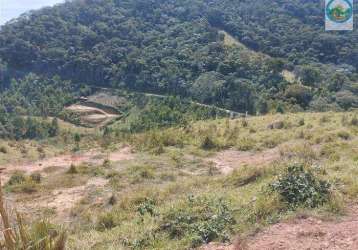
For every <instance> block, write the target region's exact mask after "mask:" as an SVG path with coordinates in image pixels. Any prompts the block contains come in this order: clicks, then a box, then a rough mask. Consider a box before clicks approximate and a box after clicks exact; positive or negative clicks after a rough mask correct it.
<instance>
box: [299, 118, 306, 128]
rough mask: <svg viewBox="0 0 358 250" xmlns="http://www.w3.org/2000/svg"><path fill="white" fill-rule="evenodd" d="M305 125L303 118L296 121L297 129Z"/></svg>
mask: <svg viewBox="0 0 358 250" xmlns="http://www.w3.org/2000/svg"><path fill="white" fill-rule="evenodd" d="M304 125H305V118H301V119H300V120H299V121H298V126H299V127H302V126H304Z"/></svg>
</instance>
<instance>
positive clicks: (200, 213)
mask: <svg viewBox="0 0 358 250" xmlns="http://www.w3.org/2000/svg"><path fill="white" fill-rule="evenodd" d="M235 223H236V222H235V219H234V217H233V210H232V209H231V208H230V204H229V203H228V202H227V201H226V200H223V199H208V198H205V197H203V198H193V197H189V199H188V200H187V201H186V202H185V204H184V205H183V206H180V207H178V208H173V209H171V210H170V211H169V212H168V214H166V215H165V216H164V218H163V222H162V226H161V228H162V230H165V231H166V232H168V233H169V235H170V237H171V238H178V239H183V238H187V239H189V240H190V242H191V245H192V247H197V246H199V245H201V244H205V243H209V242H211V241H214V240H220V241H227V240H228V235H229V232H230V230H231V227H232V225H234V224H235Z"/></svg>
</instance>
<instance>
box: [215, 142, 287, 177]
mask: <svg viewBox="0 0 358 250" xmlns="http://www.w3.org/2000/svg"><path fill="white" fill-rule="evenodd" d="M279 157H280V152H279V149H278V148H274V149H267V150H264V151H261V152H251V151H238V150H234V149H230V150H225V151H222V152H219V153H218V154H217V155H215V156H214V157H211V158H209V159H208V161H211V162H213V163H214V164H215V165H216V167H217V168H218V169H219V170H220V171H221V172H222V173H223V174H229V173H230V172H232V171H233V170H234V169H235V168H239V167H242V166H245V165H263V164H268V163H271V162H273V161H275V160H277V159H279Z"/></svg>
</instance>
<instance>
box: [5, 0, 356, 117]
mask: <svg viewBox="0 0 358 250" xmlns="http://www.w3.org/2000/svg"><path fill="white" fill-rule="evenodd" d="M322 4H323V1H313V0H309V1H307V0H295V1H292V0H281V1H268V0H257V1H243V0H242V1H230V0H190V1H189V0H180V1H178V0H121V1H119V0H74V1H68V2H66V3H65V4H61V5H58V6H55V7H53V8H44V9H42V10H40V11H34V12H30V13H28V14H25V15H23V16H22V17H20V18H19V19H17V20H15V21H12V22H10V23H8V24H7V25H5V26H3V27H1V32H0V56H1V61H0V62H1V67H0V69H1V80H2V81H1V83H0V87H1V89H4V88H7V87H8V86H9V85H10V83H11V81H10V79H11V78H14V77H16V78H22V77H25V76H26V75H27V74H28V73H30V72H32V73H35V74H38V75H41V76H42V77H49V78H52V77H53V76H54V75H58V76H59V77H60V79H62V80H69V81H71V82H72V84H75V85H78V84H85V85H96V86H114V87H120V88H126V89H129V90H135V91H142V92H152V93H162V94H168V95H178V96H182V97H190V98H193V99H194V100H196V101H199V102H202V103H207V104H214V105H217V106H221V107H225V108H228V109H232V110H235V111H239V112H246V111H248V112H250V113H256V112H260V113H265V112H267V111H269V110H276V109H278V110H282V109H287V110H290V111H297V110H302V109H308V108H310V109H315V110H320V111H321V110H325V109H349V108H351V107H357V106H358V101H357V97H356V96H357V92H358V85H357V61H358V60H357V57H358V48H357V44H358V36H357V31H353V32H342V33H339V32H325V31H324V23H323V21H324V18H323V5H322ZM220 31H226V32H227V33H228V34H230V35H232V36H233V37H234V39H237V41H238V42H239V43H242V44H243V45H245V46H238V45H235V44H231V45H228V44H225V42H224V40H225V39H224V36H225V35H224V34H223V33H221V32H220ZM284 69H287V70H289V71H290V72H293V73H294V74H295V75H296V78H295V79H294V81H293V82H288V81H287V80H285V78H284V77H283V76H282V74H281V73H282V70H284Z"/></svg>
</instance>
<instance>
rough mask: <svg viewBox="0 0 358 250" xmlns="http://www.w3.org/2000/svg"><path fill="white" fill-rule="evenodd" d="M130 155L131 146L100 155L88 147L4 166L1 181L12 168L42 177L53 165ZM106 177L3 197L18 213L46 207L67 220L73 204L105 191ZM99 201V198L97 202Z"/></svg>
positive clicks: (120, 158)
mask: <svg viewBox="0 0 358 250" xmlns="http://www.w3.org/2000/svg"><path fill="white" fill-rule="evenodd" d="M133 158H134V155H133V154H132V153H131V148H129V147H124V148H122V149H119V150H117V151H114V152H111V153H108V154H101V153H98V151H95V150H92V151H88V152H85V153H82V154H76V155H71V154H68V155H61V156H57V157H53V158H48V159H44V160H41V161H37V162H34V163H28V164H20V165H7V166H6V167H5V169H4V170H3V171H2V176H1V178H2V183H6V181H7V180H8V179H9V178H10V176H11V173H12V172H13V171H15V170H18V171H23V172H26V173H28V174H30V173H32V172H41V175H42V176H46V175H47V173H46V169H48V168H55V169H56V171H60V170H65V169H68V168H69V167H70V165H71V164H74V165H79V164H81V163H92V164H102V163H103V161H104V160H105V159H108V160H110V161H112V162H120V161H125V160H131V159H133ZM107 183H108V180H106V179H104V178H99V177H93V178H91V179H89V180H88V181H87V182H86V183H84V184H83V185H78V186H75V187H71V188H61V187H59V188H57V189H56V190H54V191H52V192H50V193H46V194H44V193H41V194H32V195H25V196H24V195H21V194H20V195H16V194H15V195H11V196H9V197H8V199H7V203H8V205H9V206H10V207H17V210H18V211H19V212H21V213H22V214H27V215H29V214H28V213H29V211H31V214H30V215H31V216H34V215H35V214H38V213H40V212H41V211H44V210H48V211H52V212H53V213H54V214H55V219H56V220H59V221H62V222H63V221H66V220H67V219H69V217H70V214H71V209H72V208H73V206H74V205H76V204H77V203H78V202H80V201H81V199H82V198H84V197H85V196H86V195H87V194H89V193H91V192H94V191H95V192H97V191H98V190H102V191H106V190H105V186H106V184H107ZM97 202H101V201H97Z"/></svg>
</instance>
